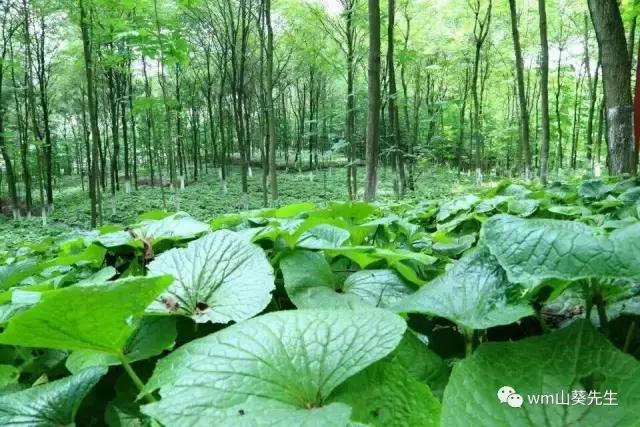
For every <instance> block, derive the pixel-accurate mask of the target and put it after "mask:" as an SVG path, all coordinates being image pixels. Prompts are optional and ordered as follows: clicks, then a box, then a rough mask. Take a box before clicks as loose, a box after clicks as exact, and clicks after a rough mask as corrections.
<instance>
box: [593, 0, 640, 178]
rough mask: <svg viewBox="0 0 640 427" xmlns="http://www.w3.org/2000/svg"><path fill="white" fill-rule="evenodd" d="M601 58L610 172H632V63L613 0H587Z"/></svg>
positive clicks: (633, 156)
mask: <svg viewBox="0 0 640 427" xmlns="http://www.w3.org/2000/svg"><path fill="white" fill-rule="evenodd" d="M588 2H589V12H590V13H591V20H592V21H593V26H594V28H595V30H596V38H597V40H598V46H599V47H600V58H601V61H602V80H603V83H604V97H605V108H606V118H607V133H608V136H609V138H608V144H609V173H610V174H612V175H619V174H621V173H635V171H636V161H635V154H634V150H635V147H634V143H633V120H632V114H633V105H632V103H631V78H630V72H631V63H630V61H629V55H628V52H627V42H626V40H625V33H624V25H623V24H622V17H621V16H620V9H619V7H618V2H617V1H616V0H588Z"/></svg>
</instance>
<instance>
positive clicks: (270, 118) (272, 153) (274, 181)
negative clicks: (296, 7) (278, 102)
mask: <svg viewBox="0 0 640 427" xmlns="http://www.w3.org/2000/svg"><path fill="white" fill-rule="evenodd" d="M264 13H265V20H266V25H267V52H266V57H267V69H266V70H265V76H266V80H267V81H266V83H267V87H266V92H267V93H266V98H267V99H266V101H267V129H268V131H269V155H268V157H269V185H270V187H271V203H272V205H273V206H276V205H277V202H278V175H277V170H276V146H277V143H278V138H277V135H276V124H275V114H274V112H273V28H272V27H271V0H265V4H264Z"/></svg>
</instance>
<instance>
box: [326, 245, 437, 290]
mask: <svg viewBox="0 0 640 427" xmlns="http://www.w3.org/2000/svg"><path fill="white" fill-rule="evenodd" d="M324 252H325V254H327V255H329V256H330V257H336V256H343V257H345V258H348V259H350V260H351V261H353V262H355V263H356V264H358V266H359V267H360V268H366V267H368V266H370V265H372V264H375V263H379V262H381V261H384V263H385V264H386V265H387V266H388V267H390V268H393V269H394V270H396V271H397V272H398V273H400V275H401V276H402V277H404V278H405V279H407V280H408V281H410V282H411V283H415V284H416V285H421V284H423V283H424V280H422V279H420V278H419V277H418V275H417V274H416V269H415V268H414V267H413V266H411V265H410V263H415V264H416V265H423V266H428V265H431V264H433V263H435V262H436V261H437V258H435V257H432V256H430V255H427V254H424V253H422V252H412V251H409V250H407V249H387V248H378V247H375V246H347V247H341V248H334V249H326V250H325V251H324Z"/></svg>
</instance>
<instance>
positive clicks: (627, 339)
mask: <svg viewBox="0 0 640 427" xmlns="http://www.w3.org/2000/svg"><path fill="white" fill-rule="evenodd" d="M635 330H636V321H635V320H632V321H631V323H630V324H629V330H628V331H627V336H626V337H625V338H624V346H623V347H622V351H624V352H625V353H628V352H629V346H630V345H631V340H632V339H633V333H634V332H635Z"/></svg>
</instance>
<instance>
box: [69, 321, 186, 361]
mask: <svg viewBox="0 0 640 427" xmlns="http://www.w3.org/2000/svg"><path fill="white" fill-rule="evenodd" d="M176 336H177V332H176V324H175V319H174V318H173V317H169V316H146V317H143V318H142V320H141V321H140V326H139V327H138V328H137V329H136V330H135V332H134V333H133V335H131V337H130V338H129V341H128V342H127V345H126V346H125V348H124V349H123V355H124V358H125V359H126V360H127V362H129V363H133V362H136V361H138V360H144V359H148V358H150V357H153V356H157V355H158V354H160V353H162V352H163V351H164V350H167V349H169V348H170V347H172V346H173V344H174V343H175V340H176ZM120 363H121V362H120V359H119V358H118V357H117V356H115V355H113V354H109V353H102V352H98V351H92V350H78V351H74V352H73V353H71V354H70V355H69V357H68V358H67V362H66V364H65V366H66V367H67V369H68V370H69V371H70V372H71V373H76V372H79V371H80V370H82V369H84V368H87V367H89V366H110V365H119V364H120Z"/></svg>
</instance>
